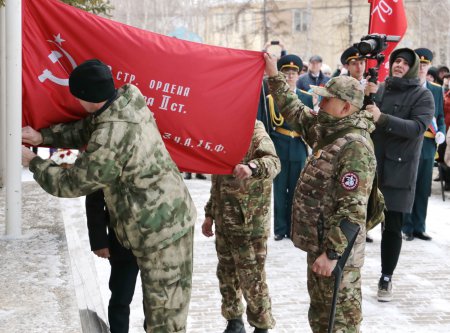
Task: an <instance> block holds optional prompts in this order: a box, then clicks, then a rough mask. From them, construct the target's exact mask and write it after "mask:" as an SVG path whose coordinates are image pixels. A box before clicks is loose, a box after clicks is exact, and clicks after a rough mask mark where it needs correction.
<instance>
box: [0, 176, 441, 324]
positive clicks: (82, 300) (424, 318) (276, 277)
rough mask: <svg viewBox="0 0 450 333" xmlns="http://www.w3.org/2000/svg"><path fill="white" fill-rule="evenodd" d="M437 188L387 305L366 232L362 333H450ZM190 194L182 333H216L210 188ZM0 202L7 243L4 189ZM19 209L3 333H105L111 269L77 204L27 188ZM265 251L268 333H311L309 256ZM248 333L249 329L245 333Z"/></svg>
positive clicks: (0, 309)
mask: <svg viewBox="0 0 450 333" xmlns="http://www.w3.org/2000/svg"><path fill="white" fill-rule="evenodd" d="M437 185H438V184H437V183H433V195H432V197H431V198H430V205H429V214H428V221H427V225H428V232H429V233H430V235H431V236H433V241H431V242H424V241H420V240H414V241H412V242H404V243H403V244H404V246H403V249H402V255H401V257H400V262H399V265H398V269H397V271H396V274H395V277H394V300H393V301H392V302H391V303H378V302H377V301H376V285H377V281H378V278H379V273H380V264H379V247H380V230H379V228H377V229H375V230H373V231H372V232H371V235H372V236H373V238H374V239H375V242H374V243H373V244H368V245H367V251H366V253H367V258H366V264H365V266H364V268H363V297H364V300H363V312H364V321H363V325H362V331H363V332H364V333H372V332H373V333H376V332H411V333H416V332H417V333H418V332H421V333H428V332H442V333H443V332H446V333H448V332H450V292H449V290H450V263H449V259H448V255H449V253H450V241H449V239H450V218H449V216H450V193H449V192H447V201H446V202H443V201H442V199H441V197H440V191H438V189H437ZM188 186H189V189H190V192H191V195H192V197H193V198H194V200H195V203H196V205H197V209H198V213H199V214H198V215H199V220H198V224H197V227H196V231H195V249H194V250H195V251H194V256H195V258H194V276H193V290H192V301H191V306H190V312H189V318H188V332H189V333H206V332H208V333H209V332H218V333H219V332H222V331H223V329H224V327H225V320H224V319H223V318H222V317H221V315H220V295H219V290H218V283H217V279H216V276H215V269H216V263H217V258H216V254H215V250H214V239H208V238H206V237H204V236H203V235H201V233H200V225H201V222H202V220H203V205H204V204H205V202H206V200H207V198H208V195H209V181H201V180H190V181H188ZM0 194H1V196H2V197H1V201H0V232H1V233H2V234H3V233H4V222H3V221H4V189H3V190H1V191H0ZM24 203H25V204H24V237H22V239H21V240H14V241H11V240H6V239H4V237H3V238H0V263H1V270H2V272H1V273H0V332H1V333H3V332H5V333H15V332H32V333H35V332H48V333H52V332H64V333H66V332H67V333H72V332H74V333H75V332H81V330H83V332H107V327H106V325H107V324H106V323H107V320H106V306H107V303H108V299H109V290H108V289H107V288H108V287H107V281H108V276H109V264H108V262H107V261H106V260H102V259H98V258H96V257H95V256H94V255H93V254H92V253H90V251H89V243H88V239H87V231H86V220H85V217H84V201H83V199H81V198H78V199H56V198H53V197H51V196H49V195H47V194H45V193H44V192H42V191H40V190H39V189H38V188H37V187H36V185H35V184H33V183H24ZM58 204H59V207H58ZM58 208H59V209H58ZM64 228H65V233H66V237H64ZM268 249H269V255H268V258H267V265H266V271H267V277H268V284H269V288H270V293H271V296H272V307H273V312H274V317H275V319H276V320H277V326H276V328H275V329H274V330H272V332H278V333H281V332H289V333H292V332H295V333H297V332H299V333H300V332H310V330H309V327H308V324H307V308H308V302H309V298H308V295H307V292H306V267H305V266H306V265H305V262H306V259H305V254H304V253H303V252H301V251H300V250H298V249H296V248H294V247H293V246H292V243H291V242H290V241H289V240H283V241H280V242H275V241H273V239H272V238H270V240H269V243H268ZM69 261H70V263H71V265H69ZM69 267H71V269H69ZM141 300H142V293H141V290H140V285H139V286H138V287H137V290H136V295H135V298H134V300H133V304H132V314H131V330H130V332H131V333H137V332H143V330H142V328H141V327H142V321H143V314H142V303H141ZM77 304H78V307H77ZM80 316H81V318H82V320H81V321H80V319H79V318H80ZM81 327H82V329H81ZM247 332H253V330H251V329H250V327H247Z"/></svg>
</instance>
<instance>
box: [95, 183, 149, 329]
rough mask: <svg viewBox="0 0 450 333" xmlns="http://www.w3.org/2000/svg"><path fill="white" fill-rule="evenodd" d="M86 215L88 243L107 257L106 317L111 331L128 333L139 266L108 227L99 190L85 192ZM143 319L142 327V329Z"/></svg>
mask: <svg viewBox="0 0 450 333" xmlns="http://www.w3.org/2000/svg"><path fill="white" fill-rule="evenodd" d="M86 217H87V226H88V232H89V243H90V245H91V250H92V252H94V253H95V255H96V256H98V257H100V258H105V259H108V260H109V263H110V265H111V274H110V276H109V290H111V298H110V299H109V304H108V321H109V326H110V330H111V333H128V330H129V324H130V304H131V301H132V300H133V295H134V289H135V287H136V278H137V275H138V272H139V267H138V264H137V262H136V258H135V256H134V255H133V253H132V252H131V250H128V249H126V248H124V247H123V246H122V245H120V243H119V241H118V240H117V238H116V234H115V233H114V230H112V228H111V227H110V223H109V213H108V210H107V209H106V204H105V197H104V195H103V191H101V190H99V191H96V192H93V193H91V194H88V195H86ZM145 327H146V325H145V321H144V329H145Z"/></svg>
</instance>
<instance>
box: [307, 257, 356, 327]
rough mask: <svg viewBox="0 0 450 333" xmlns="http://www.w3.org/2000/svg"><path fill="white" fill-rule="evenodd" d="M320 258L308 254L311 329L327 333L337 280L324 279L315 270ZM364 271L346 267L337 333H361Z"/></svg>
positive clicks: (337, 317) (338, 311)
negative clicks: (314, 266)
mask: <svg viewBox="0 0 450 333" xmlns="http://www.w3.org/2000/svg"><path fill="white" fill-rule="evenodd" d="M316 257H317V256H313V255H311V254H309V253H308V293H309V297H310V300H311V301H310V306H309V311H308V320H309V325H310V326H311V329H312V331H313V332H314V333H326V332H327V330H328V319H329V315H330V310H331V303H332V299H333V287H334V277H320V276H318V275H317V274H315V273H314V272H313V271H312V270H311V267H312V265H313V263H314V260H315V259H316ZM361 304H362V296H361V272H360V268H356V267H345V268H344V274H343V276H342V281H341V285H340V287H339V296H338V299H337V304H336V316H335V322H334V330H333V332H335V333H358V332H359V328H360V324H361V321H362V312H361Z"/></svg>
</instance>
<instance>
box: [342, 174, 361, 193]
mask: <svg viewBox="0 0 450 333" xmlns="http://www.w3.org/2000/svg"><path fill="white" fill-rule="evenodd" d="M341 186H342V187H343V188H344V190H346V191H354V190H356V189H357V188H358V186H359V177H358V175H357V174H356V173H354V172H347V173H345V174H344V175H343V176H342V177H341Z"/></svg>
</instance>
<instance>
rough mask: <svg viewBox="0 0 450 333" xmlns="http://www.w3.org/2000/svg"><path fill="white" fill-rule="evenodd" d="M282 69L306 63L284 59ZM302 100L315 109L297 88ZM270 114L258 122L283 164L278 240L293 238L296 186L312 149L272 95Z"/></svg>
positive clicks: (277, 193) (277, 185)
mask: <svg viewBox="0 0 450 333" xmlns="http://www.w3.org/2000/svg"><path fill="white" fill-rule="evenodd" d="M277 66H278V70H282V69H283V68H292V69H295V70H300V69H301V68H302V66H303V63H302V60H301V59H300V58H299V57H297V56H295V55H286V56H284V57H281V58H280V60H279V61H278V63H277ZM295 93H296V94H297V96H298V98H299V99H300V100H301V101H302V102H303V103H304V104H305V105H306V106H308V107H309V108H313V100H312V96H311V94H309V93H307V92H305V91H303V90H300V89H298V88H296V90H295ZM263 111H267V113H265V114H261V113H259V115H258V119H259V120H261V121H263V123H264V125H265V127H266V129H267V131H268V133H269V135H270V138H271V139H272V141H273V143H274V145H275V149H276V151H277V155H278V157H279V158H280V161H281V172H280V173H279V174H278V176H277V177H275V179H274V181H273V192H274V194H273V197H274V234H275V239H276V240H279V239H282V238H284V237H290V234H291V212H292V199H293V196H294V191H295V185H296V184H297V180H298V178H299V176H300V172H301V170H302V169H303V166H304V165H305V161H306V158H307V156H308V146H307V144H306V143H305V141H304V140H303V138H302V137H301V135H300V134H299V133H298V132H296V131H294V130H292V128H291V127H290V126H289V125H288V124H287V122H286V121H285V120H284V118H283V116H282V115H281V114H280V113H279V111H278V106H277V105H276V104H275V103H274V100H273V97H272V96H271V95H268V97H267V104H266V110H263Z"/></svg>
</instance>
